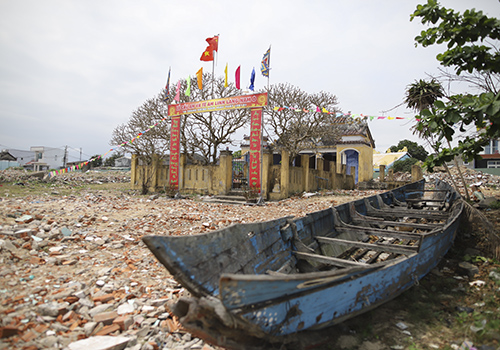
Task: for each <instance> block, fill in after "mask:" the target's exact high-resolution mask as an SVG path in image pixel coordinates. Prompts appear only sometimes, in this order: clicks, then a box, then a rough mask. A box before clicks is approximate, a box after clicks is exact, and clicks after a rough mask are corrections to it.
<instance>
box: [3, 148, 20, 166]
mask: <svg viewBox="0 0 500 350" xmlns="http://www.w3.org/2000/svg"><path fill="white" fill-rule="evenodd" d="M18 166H19V163H18V162H17V159H16V157H14V156H13V155H12V154H11V153H10V152H9V151H7V150H3V151H2V152H0V170H5V169H7V168H10V167H18Z"/></svg>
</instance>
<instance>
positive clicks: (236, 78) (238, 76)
mask: <svg viewBox="0 0 500 350" xmlns="http://www.w3.org/2000/svg"><path fill="white" fill-rule="evenodd" d="M240 68H241V66H238V68H236V73H235V74H234V80H235V83H236V88H237V89H238V90H239V89H240Z"/></svg>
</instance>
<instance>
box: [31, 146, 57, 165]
mask: <svg viewBox="0 0 500 350" xmlns="http://www.w3.org/2000/svg"><path fill="white" fill-rule="evenodd" d="M30 151H32V152H34V153H35V157H34V161H33V162H31V163H30V164H31V165H32V167H33V168H32V169H33V170H34V171H41V170H49V169H60V168H63V167H64V166H65V165H66V164H65V163H66V154H65V150H64V149H60V148H50V147H43V146H35V147H31V148H30Z"/></svg>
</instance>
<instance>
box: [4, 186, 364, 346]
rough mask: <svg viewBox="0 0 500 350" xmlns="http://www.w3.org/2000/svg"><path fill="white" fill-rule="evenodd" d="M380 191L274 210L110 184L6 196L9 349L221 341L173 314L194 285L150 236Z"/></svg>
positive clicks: (289, 203)
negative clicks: (170, 266)
mask: <svg viewBox="0 0 500 350" xmlns="http://www.w3.org/2000/svg"><path fill="white" fill-rule="evenodd" d="M371 193H372V192H362V191H355V192H352V193H350V192H347V191H346V192H345V193H342V194H343V195H342V196H339V197H333V198H332V197H329V196H313V197H312V198H294V199H287V200H283V201H280V202H272V203H266V206H265V208H262V207H260V206H235V205H224V204H214V203H205V202H203V201H199V200H193V199H177V200H175V199H170V198H167V197H164V196H158V195H155V196H150V197H144V196H139V195H130V194H125V193H118V194H117V193H116V192H114V193H113V192H107V191H102V190H87V191H85V192H83V193H81V194H78V195H69V196H61V195H29V196H26V197H16V196H8V197H7V196H5V197H3V198H0V213H1V214H0V349H13V348H19V349H21V348H22V349H41V348H48V349H60V348H66V347H68V346H69V348H70V349H75V346H79V345H78V344H82V343H81V342H83V341H87V342H89V341H96V342H100V343H102V342H104V341H105V340H103V338H102V337H109V338H112V339H111V340H112V341H113V342H116V343H120V342H125V343H122V345H123V348H124V347H126V348H127V349H134V350H139V349H141V350H142V349H158V348H159V349H163V348H172V349H176V348H178V349H205V350H207V349H211V347H210V346H209V345H207V344H204V343H203V341H201V340H200V339H196V338H194V337H192V336H191V335H190V334H189V333H186V332H185V331H183V329H182V328H181V327H180V326H179V324H178V322H177V320H176V319H175V318H174V317H172V316H171V314H170V312H169V309H168V306H167V302H168V301H169V300H175V299H176V298H178V297H180V296H182V295H183V294H184V293H185V291H184V289H183V288H181V287H180V286H179V285H178V284H177V282H176V281H175V280H173V279H172V278H171V277H170V276H169V274H168V272H167V270H166V269H165V268H164V267H163V266H162V265H160V264H159V263H158V262H157V261H156V259H155V258H154V256H153V255H152V254H151V252H150V251H149V250H148V249H147V248H146V247H145V245H144V244H143V243H142V240H141V238H142V236H144V235H147V234H160V235H161V234H164V235H185V234H198V233H203V232H210V231H213V230H215V229H218V228H221V227H225V226H228V225H231V224H233V223H241V222H253V221H263V220H271V219H275V218H278V217H283V216H288V215H294V216H303V215H305V214H306V213H309V212H313V211H316V210H320V209H325V208H328V207H330V206H332V205H336V204H339V203H341V202H343V201H350V200H352V199H353V198H356V197H357V196H359V197H364V196H367V195H369V194H371ZM107 341H110V340H107ZM75 344H77V345H75ZM83 344H84V345H83V346H84V347H86V348H89V347H90V348H95V346H93V345H89V344H88V343H83ZM113 344H115V343H113ZM115 345H117V346H118V344H115Z"/></svg>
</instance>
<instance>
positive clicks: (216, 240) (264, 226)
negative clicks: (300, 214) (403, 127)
mask: <svg viewBox="0 0 500 350" xmlns="http://www.w3.org/2000/svg"><path fill="white" fill-rule="evenodd" d="M423 186H424V183H423V182H417V183H413V184H410V185H407V186H404V187H402V188H399V189H396V190H393V191H391V192H388V193H385V194H382V195H380V196H373V197H369V198H367V199H365V200H358V201H355V202H353V203H350V204H344V205H341V206H337V207H334V208H330V209H326V210H322V211H319V212H315V213H311V214H308V215H307V216H306V217H304V218H297V219H291V218H282V219H278V220H273V221H270V222H265V223H260V224H259V225H248V224H247V225H237V229H236V230H234V229H230V228H228V229H223V230H220V231H219V232H216V233H215V235H213V236H212V237H209V236H206V237H203V238H202V242H203V243H204V244H205V245H204V246H203V247H201V248H197V249H198V251H197V252H195V253H194V255H195V257H193V256H191V257H190V258H186V256H185V254H184V255H183V254H179V251H182V250H179V247H183V246H184V247H187V246H189V247H190V249H189V251H191V249H193V248H194V247H195V245H196V244H195V243H193V242H197V243H198V244H199V242H200V241H199V240H196V239H194V240H192V243H189V244H187V243H186V242H188V241H191V240H190V239H189V238H188V237H186V238H184V240H183V241H181V240H176V239H172V237H159V236H149V237H145V238H144V241H145V242H146V244H147V245H148V247H149V248H150V249H151V250H152V251H153V253H155V255H156V256H157V258H158V259H159V260H160V262H162V263H163V264H164V265H165V266H166V267H167V269H168V270H169V271H170V272H171V273H172V274H173V275H174V277H175V278H176V279H178V280H179V282H180V283H182V284H183V285H184V286H185V287H186V288H187V289H188V290H190V292H191V293H193V295H194V297H193V298H182V299H181V300H179V301H178V302H177V303H176V304H172V305H171V307H172V310H173V312H174V313H175V314H176V315H177V316H178V317H179V319H180V321H181V323H182V324H183V326H184V327H185V328H186V329H188V330H189V331H191V332H192V333H194V334H195V335H196V336H198V337H201V338H203V339H205V340H206V341H209V342H211V343H213V344H215V345H219V346H225V347H228V348H240V349H241V348H249V349H251V348H259V347H261V346H262V344H263V343H265V342H267V343H268V344H272V343H280V344H287V343H288V344H293V346H292V347H295V348H299V347H300V346H298V343H297V342H303V341H304V340H305V339H308V338H310V339H316V338H318V337H319V334H321V333H322V330H323V329H325V328H328V327H330V326H332V325H334V324H337V323H339V322H343V321H344V320H346V319H348V318H351V317H354V316H356V315H359V314H361V313H364V312H366V311H368V310H371V309H373V308H375V307H377V306H379V305H381V304H383V303H385V302H387V301H389V300H391V299H393V298H395V297H396V296H398V295H400V294H401V293H402V292H404V291H405V290H407V289H408V288H410V287H411V286H413V285H414V284H416V283H418V281H419V280H420V279H421V278H422V277H424V276H425V275H426V274H427V273H428V272H429V271H430V270H432V269H433V268H434V267H435V266H436V265H437V264H438V263H439V261H440V259H441V258H442V257H443V256H444V255H445V254H446V252H447V251H448V250H449V248H450V247H451V245H452V243H453V240H454V237H455V234H456V231H457V227H458V224H459V219H460V216H461V213H462V204H461V203H460V201H459V200H458V199H459V196H458V195H457V194H456V193H455V192H454V191H453V190H452V189H451V187H449V186H448V185H447V184H444V183H439V184H438V185H437V188H438V189H439V190H441V191H446V193H447V198H446V201H447V204H449V207H448V210H447V214H446V215H442V213H440V212H438V211H436V210H434V211H428V210H420V211H419V210H410V209H408V210H406V209H404V208H396V209H390V208H393V207H394V206H397V205H399V206H400V204H401V203H404V202H405V201H406V200H407V199H408V198H410V197H415V193H416V192H419V191H422V190H423ZM381 212H383V213H390V215H394V217H396V216H399V217H405V218H406V216H404V215H407V216H408V215H413V213H416V214H414V215H416V217H419V216H422V217H424V218H426V217H427V218H430V217H433V218H434V219H436V220H441V221H440V222H441V224H434V226H433V225H429V224H414V225H415V227H423V228H427V230H425V231H424V232H411V233H404V232H401V231H395V230H392V229H391V230H387V229H383V228H380V227H383V226H384V225H385V223H387V222H389V220H387V218H384V219H381V220H379V221H378V222H377V225H375V226H373V225H372V226H370V225H368V224H367V222H368V223H371V221H365V222H364V223H363V224H362V225H357V226H355V225H353V223H355V222H356V220H365V218H368V217H369V216H370V215H378V214H381ZM417 214H418V215H417ZM423 214H426V215H423ZM440 215H442V216H440ZM394 220H401V219H394ZM396 222H399V221H396ZM401 225H403V224H401ZM407 225H410V224H407ZM418 225H420V226H418ZM396 226H397V225H396ZM233 228H234V227H233ZM412 230H413V231H418V230H416V229H414V228H412ZM365 231H366V232H365ZM367 233H371V234H376V235H379V236H386V235H388V236H391V239H399V240H401V242H407V243H406V244H411V245H409V246H405V247H392V246H391V247H390V248H391V251H392V252H393V253H390V254H388V255H391V254H393V255H394V256H397V257H396V258H393V259H389V260H385V261H380V262H373V263H370V264H368V263H362V262H358V261H351V260H349V259H347V260H341V259H339V258H336V257H337V256H341V255H342V254H343V253H345V252H346V251H347V249H346V248H345V247H342V245H346V244H347V245H349V244H350V243H349V242H351V241H352V242H353V243H352V244H353V245H355V246H359V247H363V248H365V247H369V248H370V249H374V250H379V249H380V250H384V249H389V248H385V247H387V245H385V246H383V245H382V244H379V245H375V244H372V243H365V241H366V240H367V236H369V235H368V234H367ZM360 237H362V238H363V240H360V239H359V238H360ZM318 239H322V240H323V241H326V242H327V243H328V242H330V241H332V242H336V243H340V244H335V245H333V244H332V245H323V246H321V245H320V244H318ZM346 242H347V243H346ZM408 242H409V243H408ZM186 244H187V245H186ZM235 244H236V246H235ZM207 246H210V247H207ZM214 247H217V248H214ZM200 249H202V250H203V251H204V254H208V255H205V256H204V257H202V258H200V256H199V254H200V253H199V250H200ZM308 249H309V250H308ZM370 249H368V250H370ZM313 250H314V251H313ZM365 250H367V249H365ZM209 251H210V253H208V252H209ZM228 251H229V253H228ZM311 251H313V253H311ZM318 252H321V253H322V255H321V256H320V254H318ZM394 252H396V253H397V254H396V253H394ZM184 253H186V250H184ZM191 253H193V252H192V251H191ZM384 254H385V253H384ZM323 255H324V256H323ZM379 255H380V254H379ZM221 256H223V258H221ZM325 256H326V257H325ZM176 259H179V260H176ZM210 259H212V260H213V259H218V264H215V266H214V264H213V263H212V264H210ZM302 259H305V260H310V261H312V265H311V264H309V262H308V263H307V265H308V268H312V267H314V266H313V265H315V266H316V267H318V266H321V267H323V268H324V266H323V265H324V261H326V262H327V263H328V264H332V265H334V266H335V268H332V269H328V270H324V271H319V270H318V271H313V272H302V273H293V272H290V268H289V265H290V266H292V265H293V264H290V262H292V261H293V262H294V263H295V264H297V262H299V261H300V262H304V260H302ZM193 260H196V262H194V263H193ZM188 262H190V263H191V265H189V264H188ZM222 262H224V263H222ZM204 263H207V266H204V267H203V269H205V271H207V270H210V269H215V270H216V273H215V274H214V272H213V271H211V272H210V273H207V274H208V275H215V277H214V278H213V279H211V278H207V277H205V278H204V279H202V280H201V282H200V280H198V281H197V279H196V277H195V274H198V273H200V272H199V271H204V270H203V269H199V271H198V270H197V269H196V268H194V269H189V266H191V267H193V266H200V264H204ZM225 265H229V266H231V267H229V268H226V267H225ZM297 266H298V264H297ZM292 269H293V268H292ZM186 271H188V272H186ZM242 271H247V272H246V273H245V272H242ZM189 274H190V275H189ZM216 283H217V284H218V285H217V286H215V284H216ZM207 286H209V287H207ZM242 344H246V345H245V347H243V346H242Z"/></svg>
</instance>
